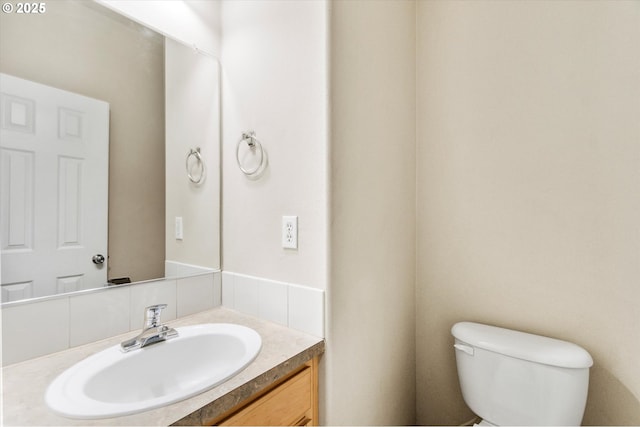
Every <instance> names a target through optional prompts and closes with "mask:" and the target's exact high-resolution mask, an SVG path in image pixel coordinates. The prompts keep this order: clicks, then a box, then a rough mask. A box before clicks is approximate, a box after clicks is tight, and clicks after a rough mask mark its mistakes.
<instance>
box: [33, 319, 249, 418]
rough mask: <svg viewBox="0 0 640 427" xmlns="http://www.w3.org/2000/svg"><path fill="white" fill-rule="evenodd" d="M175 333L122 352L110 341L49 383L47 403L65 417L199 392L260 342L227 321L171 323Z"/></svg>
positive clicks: (233, 370) (153, 404) (129, 410)
mask: <svg viewBox="0 0 640 427" xmlns="http://www.w3.org/2000/svg"><path fill="white" fill-rule="evenodd" d="M176 330H177V331H178V337H176V338H172V339H170V340H167V341H163V342H159V343H157V344H153V345H150V346H148V347H144V348H141V349H139V350H134V351H131V352H128V353H123V352H122V351H121V350H120V345H119V344H118V345H116V346H113V347H109V348H107V349H106V350H103V351H101V352H99V353H96V354H94V355H92V356H89V357H88V358H86V359H84V360H82V361H80V362H78V363H76V364H75V365H73V366H72V367H70V368H69V369H67V370H66V371H64V372H63V373H62V374H60V376H58V377H57V378H56V379H55V380H54V381H53V382H52V383H51V385H49V388H48V389H47V391H46V395H45V401H46V403H47V405H48V406H49V408H51V409H52V410H53V411H54V412H56V413H57V414H59V415H62V416H65V417H69V418H79V419H98V418H110V417H117V416H123V415H130V414H134V413H138V412H142V411H146V410H149V409H153V408H158V407H161V406H165V405H168V404H170V403H174V402H177V401H180V400H183V399H187V398H189V397H192V396H195V395H196V394H199V393H202V392H203V391H205V390H208V389H210V388H212V387H215V386H216V385H218V384H221V383H223V382H224V381H226V380H228V379H229V378H231V377H233V376H234V375H236V374H237V373H239V372H240V371H241V370H242V369H244V368H245V367H246V366H247V365H248V364H249V363H251V362H252V361H253V360H254V359H255V358H256V356H257V355H258V352H259V351H260V348H261V346H262V339H261V338H260V335H258V333H257V332H256V331H254V330H253V329H250V328H247V327H245V326H241V325H235V324H229V323H211V324H202V325H194V326H185V327H182V328H176Z"/></svg>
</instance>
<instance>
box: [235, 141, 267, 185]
mask: <svg viewBox="0 0 640 427" xmlns="http://www.w3.org/2000/svg"><path fill="white" fill-rule="evenodd" d="M243 142H246V144H247V146H248V147H249V150H250V151H251V152H253V153H256V152H258V155H259V158H258V162H257V163H258V166H256V167H254V168H251V169H247V168H245V167H244V166H243V164H242V161H241V160H240V146H241V145H242V143H243ZM236 161H237V162H238V167H239V168H240V170H241V171H242V173H244V174H245V175H247V176H248V177H257V176H258V175H260V174H261V173H262V171H263V170H264V168H265V167H266V165H267V155H266V153H265V151H264V148H263V147H262V144H261V143H260V140H258V138H256V133H255V132H254V131H250V132H243V133H242V138H240V140H239V141H238V145H236Z"/></svg>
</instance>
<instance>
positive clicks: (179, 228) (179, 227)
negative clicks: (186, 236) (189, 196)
mask: <svg viewBox="0 0 640 427" xmlns="http://www.w3.org/2000/svg"><path fill="white" fill-rule="evenodd" d="M182 233H183V232H182V217H181V216H177V217H176V229H175V234H176V240H182V237H183V235H182Z"/></svg>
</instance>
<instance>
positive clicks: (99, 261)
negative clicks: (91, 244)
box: [91, 254, 104, 265]
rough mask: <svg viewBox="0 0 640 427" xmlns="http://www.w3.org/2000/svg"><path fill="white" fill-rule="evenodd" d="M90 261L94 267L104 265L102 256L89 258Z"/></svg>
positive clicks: (97, 255)
mask: <svg viewBox="0 0 640 427" xmlns="http://www.w3.org/2000/svg"><path fill="white" fill-rule="evenodd" d="M91 261H93V263H94V264H96V265H100V264H104V255H100V254H96V255H94V256H93V258H91Z"/></svg>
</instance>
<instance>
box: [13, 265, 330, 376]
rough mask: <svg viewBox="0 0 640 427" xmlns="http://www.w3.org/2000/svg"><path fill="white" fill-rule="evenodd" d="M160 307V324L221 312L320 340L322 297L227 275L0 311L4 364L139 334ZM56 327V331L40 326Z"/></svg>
mask: <svg viewBox="0 0 640 427" xmlns="http://www.w3.org/2000/svg"><path fill="white" fill-rule="evenodd" d="M161 303H165V304H167V305H168V306H167V308H166V309H165V310H164V312H163V313H162V320H163V321H170V320H173V319H175V318H177V317H182V316H187V315H189V314H193V313H196V312H199V311H203V310H208V309H211V308H213V307H216V306H218V305H221V304H222V305H224V306H226V307H229V308H233V309H235V310H238V311H240V312H243V313H246V314H249V315H253V316H256V317H260V318H262V319H264V320H269V321H272V322H275V323H279V324H282V325H285V326H288V327H290V328H294V329H298V330H300V331H303V332H306V333H309V334H312V335H316V336H319V337H323V336H324V291H323V290H320V289H315V288H310V287H306V286H300V285H296V284H290V283H284V282H278V281H274V280H268V279H262V278H259V277H253V276H247V275H243V274H236V273H231V272H226V271H225V272H219V271H216V272H212V273H205V274H201V275H197V276H192V277H185V278H181V279H166V280H165V279H163V280H158V281H150V282H146V283H139V284H135V285H133V286H122V287H121V288H109V289H106V290H100V291H96V292H87V293H80V294H75V295H69V296H60V297H54V298H52V299H47V300H44V301H37V302H29V303H20V304H16V305H7V306H4V307H3V308H2V359H3V360H2V363H3V365H8V364H11V363H16V362H21V361H23V360H27V359H30V358H33V357H38V356H43V355H45V354H49V353H52V352H56V351H61V350H65V349H67V348H69V347H74V346H77V345H81V344H86V343H88V342H91V341H96V340H100V339H103V338H107V337H110V336H113V335H117V334H120V333H124V332H127V331H134V330H138V329H140V328H142V322H143V319H144V308H145V307H147V306H149V305H152V304H161ZM43 325H56V327H43Z"/></svg>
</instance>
